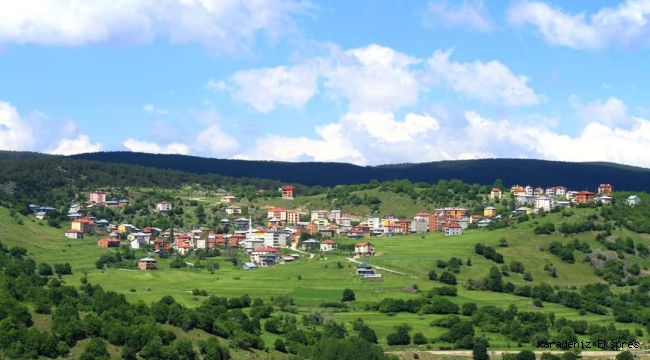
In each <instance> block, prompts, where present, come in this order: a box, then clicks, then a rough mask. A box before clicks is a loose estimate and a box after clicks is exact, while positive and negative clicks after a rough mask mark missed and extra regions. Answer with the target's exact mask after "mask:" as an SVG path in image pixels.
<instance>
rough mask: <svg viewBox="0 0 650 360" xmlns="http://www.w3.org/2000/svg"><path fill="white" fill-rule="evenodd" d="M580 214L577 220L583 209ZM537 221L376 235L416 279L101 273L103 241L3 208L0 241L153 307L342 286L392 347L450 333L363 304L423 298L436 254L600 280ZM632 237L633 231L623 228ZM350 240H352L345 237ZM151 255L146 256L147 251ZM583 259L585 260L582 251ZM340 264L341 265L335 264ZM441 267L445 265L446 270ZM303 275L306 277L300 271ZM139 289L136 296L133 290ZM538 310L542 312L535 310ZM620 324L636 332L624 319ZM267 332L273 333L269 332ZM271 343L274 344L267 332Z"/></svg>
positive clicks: (321, 261) (324, 292)
mask: <svg viewBox="0 0 650 360" xmlns="http://www.w3.org/2000/svg"><path fill="white" fill-rule="evenodd" d="M585 211H588V210H584V211H578V212H577V214H576V216H574V219H577V218H578V217H579V216H580V215H583V214H582V213H583V212H585ZM558 216H559V215H556V214H551V215H548V216H547V217H546V219H539V218H538V220H539V221H540V222H543V221H547V220H552V221H554V222H557V221H559V219H558V218H557V217H558ZM531 225H532V223H531V224H528V223H524V224H521V225H519V227H518V228H517V229H503V230H496V231H485V230H473V231H467V232H466V233H465V234H464V235H463V236H461V237H454V238H449V237H444V236H443V235H442V234H426V235H424V238H422V236H398V237H393V238H378V239H373V243H374V244H375V245H376V248H377V252H378V253H380V254H381V255H380V256H375V257H373V258H369V259H367V261H368V262H369V263H371V264H375V265H383V266H386V267H389V268H393V269H398V270H402V271H405V272H407V273H408V274H409V275H406V276H405V275H397V274H390V273H386V272H384V274H383V276H384V280H382V281H365V282H364V281H362V280H360V279H359V278H358V277H356V276H355V275H354V270H355V269H354V266H353V265H352V266H348V264H347V262H346V260H345V257H344V255H345V254H325V258H320V257H316V258H314V259H306V258H304V259H301V260H299V261H297V262H296V263H292V264H287V265H279V266H276V267H274V268H268V269H259V270H254V271H246V270H241V269H240V268H239V267H237V268H235V267H233V266H232V265H231V264H230V263H226V262H223V261H222V259H218V260H217V261H220V265H221V269H220V270H219V271H218V272H217V273H215V274H209V272H207V271H206V270H202V269H192V268H187V269H182V270H172V269H170V268H169V265H168V262H169V261H168V260H161V261H160V262H159V267H160V269H159V270H158V271H152V272H140V271H128V270H116V269H108V270H104V271H101V270H97V269H95V267H94V262H95V260H96V259H97V257H98V256H99V255H100V254H101V253H102V252H104V251H107V250H103V249H99V248H97V247H96V246H95V242H96V238H92V237H90V238H87V239H84V240H70V239H67V238H65V237H63V235H62V230H57V229H52V228H49V227H47V226H41V225H39V224H38V221H36V222H32V221H31V218H24V225H18V224H16V223H15V221H14V220H13V219H12V218H10V217H9V215H8V211H7V210H6V209H4V208H0V240H1V241H2V242H4V243H6V244H8V245H12V246H17V245H18V246H24V247H26V248H27V249H28V251H29V253H30V254H31V255H32V256H33V257H34V258H35V259H36V260H37V261H47V262H49V263H56V262H64V261H67V262H70V263H71V264H72V266H73V269H74V270H77V271H75V273H74V274H73V275H71V276H66V277H64V280H65V281H67V282H68V283H69V284H78V281H79V278H80V277H81V276H82V275H81V273H80V271H78V270H79V269H80V268H86V269H89V270H90V273H89V280H90V282H92V283H97V284H101V285H102V286H103V287H104V288H105V289H107V290H112V291H116V292H119V293H123V294H125V296H127V298H128V299H129V300H131V301H137V300H144V301H145V302H147V303H149V302H152V301H155V300H158V299H160V298H161V297H162V296H163V295H172V296H174V297H175V298H176V299H177V300H178V301H180V302H182V303H184V304H186V305H187V306H197V305H198V304H199V303H200V298H199V299H197V300H195V299H194V298H193V297H192V296H191V294H190V293H189V291H191V290H192V289H194V288H199V289H203V290H206V291H207V292H208V293H209V294H211V295H218V296H227V297H231V296H239V295H242V294H244V293H247V294H249V295H250V296H251V297H253V298H255V297H261V298H265V299H268V298H270V297H271V296H276V295H290V296H291V297H293V298H294V299H295V300H296V302H297V304H298V305H299V306H301V311H307V309H308V307H309V306H315V305H318V304H320V303H322V302H324V301H336V300H338V299H339V298H340V295H341V292H342V290H343V289H345V288H350V289H352V290H354V291H355V293H356V296H357V301H356V302H355V303H354V304H353V305H352V309H351V311H350V312H348V313H339V314H336V317H337V318H338V319H340V320H342V321H346V322H349V321H352V320H354V319H356V318H358V317H361V318H363V319H364V320H365V321H366V322H367V323H368V324H369V325H370V326H371V327H373V328H374V329H375V330H376V331H377V335H378V336H379V338H380V339H381V341H382V344H383V345H385V337H386V335H387V334H388V333H390V332H391V331H392V329H393V325H394V324H396V323H401V322H406V323H409V324H411V325H412V326H413V327H414V332H417V331H421V332H423V333H424V334H425V335H426V336H427V337H435V336H437V335H439V334H441V333H442V332H443V331H444V330H443V329H440V328H434V327H430V326H429V325H428V324H429V323H430V322H431V320H432V319H434V318H437V317H439V316H437V315H426V316H424V317H423V318H419V317H418V316H417V315H415V314H397V315H396V316H394V317H389V316H386V315H384V314H378V313H368V312H364V311H363V310H362V307H363V305H364V304H366V303H370V302H375V301H378V300H381V299H383V298H386V297H401V298H409V297H413V296H417V295H412V294H409V293H407V292H405V291H403V290H402V289H403V287H404V286H407V285H411V284H417V285H418V286H419V287H420V288H421V289H424V290H427V289H429V288H431V287H433V286H439V285H440V284H439V283H437V282H430V281H428V280H427V279H426V274H427V272H428V271H429V270H430V269H434V268H435V262H436V260H438V259H440V260H448V259H449V258H450V257H451V256H457V257H460V258H462V259H466V258H472V262H473V266H471V267H467V266H463V269H462V271H461V273H460V274H458V278H459V283H461V284H462V282H463V281H464V280H466V279H468V278H474V279H477V278H479V277H483V276H485V274H487V272H488V270H489V268H490V266H492V265H493V263H492V262H490V261H487V260H485V259H483V258H480V257H478V256H477V255H475V254H474V251H473V247H474V244H476V243H477V242H481V243H484V244H496V243H497V242H498V240H499V239H500V238H501V237H505V238H507V239H508V243H509V245H510V246H509V247H508V248H499V249H498V251H499V252H501V253H503V254H504V256H505V260H506V264H508V263H509V262H510V261H512V260H519V261H522V262H523V263H524V265H525V267H526V269H527V270H530V271H531V272H532V274H533V277H534V280H535V283H539V282H542V281H544V282H547V283H549V284H551V285H559V286H562V287H563V286H567V285H578V286H579V285H583V284H586V283H593V282H598V281H600V279H599V278H597V277H596V276H595V275H594V274H593V270H592V269H591V268H590V267H589V266H588V265H586V264H582V263H580V261H579V260H578V262H577V263H576V264H573V265H569V264H565V263H562V262H561V261H560V260H559V259H558V258H556V257H555V256H554V255H552V254H550V253H548V252H540V251H539V250H537V249H536V247H545V246H546V245H547V244H548V243H549V242H550V241H552V240H555V239H559V240H566V241H568V240H570V239H572V238H573V237H571V238H560V237H554V236H546V237H538V236H535V235H533V234H532V229H531ZM625 235H627V234H625ZM631 236H632V237H633V238H634V240H635V241H642V242H644V243H645V244H649V245H650V239H649V238H648V236H646V235H644V236H640V235H635V234H632V235H631ZM576 237H578V238H581V239H583V240H585V241H587V242H589V243H590V245H591V247H592V249H593V250H595V251H597V250H600V248H601V245H600V244H598V243H597V242H595V241H593V240H592V239H593V237H594V236H593V234H582V235H580V236H576ZM341 241H342V242H346V241H348V240H341ZM142 255H144V254H142ZM577 258H578V259H580V257H579V256H578V257H577ZM627 260H628V261H632V260H634V261H639V263H640V265H642V267H643V266H648V265H650V263H649V262H648V260H642V259H638V258H636V257H632V256H629V257H628V259H627ZM337 262H341V263H342V264H343V265H344V267H343V268H342V269H338V268H337V266H336V265H337ZM546 262H552V263H553V264H554V265H555V267H556V268H557V270H558V278H557V279H553V278H551V277H549V276H548V275H547V274H546V273H545V272H544V271H543V269H542V268H543V264H544V263H546ZM439 272H440V271H439ZM299 275H300V276H301V278H302V279H301V280H299V279H298V276H299ZM504 280H505V281H512V282H514V283H522V282H523V281H522V279H521V275H518V274H512V276H511V277H510V278H505V279H504ZM130 289H135V292H132V291H130ZM452 301H454V302H456V303H458V304H462V303H464V302H467V301H473V302H476V303H477V304H478V305H487V304H495V305H500V306H503V307H506V306H508V305H509V304H510V303H514V304H516V305H517V306H519V308H520V309H521V310H525V309H527V308H530V306H529V299H525V298H520V297H516V296H512V295H506V294H497V293H490V292H470V291H467V290H465V289H463V288H462V287H459V296H458V297H457V298H452ZM533 310H535V309H533ZM536 311H554V312H555V313H556V316H557V317H558V318H559V317H562V316H564V317H567V318H572V319H577V318H583V319H586V320H589V321H597V322H609V321H611V319H612V318H611V316H597V315H587V316H585V317H580V316H579V315H578V313H577V311H575V310H572V309H568V308H565V307H562V306H558V305H555V304H545V307H544V308H543V309H539V310H536ZM619 326H621V327H623V328H626V327H627V328H630V327H629V326H625V325H622V324H619ZM267 337H268V338H267ZM490 338H491V341H492V343H493V344H494V346H499V347H506V345H507V344H508V342H509V341H507V340H506V339H503V338H502V337H500V336H498V335H495V334H490ZM265 340H267V342H269V343H272V340H273V339H272V338H271V337H270V336H269V334H266V335H265Z"/></svg>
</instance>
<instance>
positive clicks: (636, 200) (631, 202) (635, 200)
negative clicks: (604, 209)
mask: <svg viewBox="0 0 650 360" xmlns="http://www.w3.org/2000/svg"><path fill="white" fill-rule="evenodd" d="M640 203H641V198H640V197H638V196H636V195H632V196H630V197H628V198H627V204H628V205H630V206H634V205H639V204H640Z"/></svg>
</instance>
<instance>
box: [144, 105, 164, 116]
mask: <svg viewBox="0 0 650 360" xmlns="http://www.w3.org/2000/svg"><path fill="white" fill-rule="evenodd" d="M142 110H144V111H146V112H148V113H150V114H158V115H169V110H167V109H160V108H157V107H155V106H154V105H153V104H146V105H145V106H143V107H142Z"/></svg>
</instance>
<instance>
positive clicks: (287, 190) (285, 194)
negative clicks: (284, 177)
mask: <svg viewBox="0 0 650 360" xmlns="http://www.w3.org/2000/svg"><path fill="white" fill-rule="evenodd" d="M294 190H295V188H294V187H293V186H291V185H284V186H283V187H281V188H280V191H281V192H282V198H283V199H287V200H293V195H294Z"/></svg>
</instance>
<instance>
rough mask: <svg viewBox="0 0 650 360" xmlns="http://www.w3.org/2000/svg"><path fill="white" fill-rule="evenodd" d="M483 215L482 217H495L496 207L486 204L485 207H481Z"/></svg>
mask: <svg viewBox="0 0 650 360" xmlns="http://www.w3.org/2000/svg"><path fill="white" fill-rule="evenodd" d="M483 216H484V217H495V216H497V208H495V207H494V206H488V207H486V208H485V209H483Z"/></svg>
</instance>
